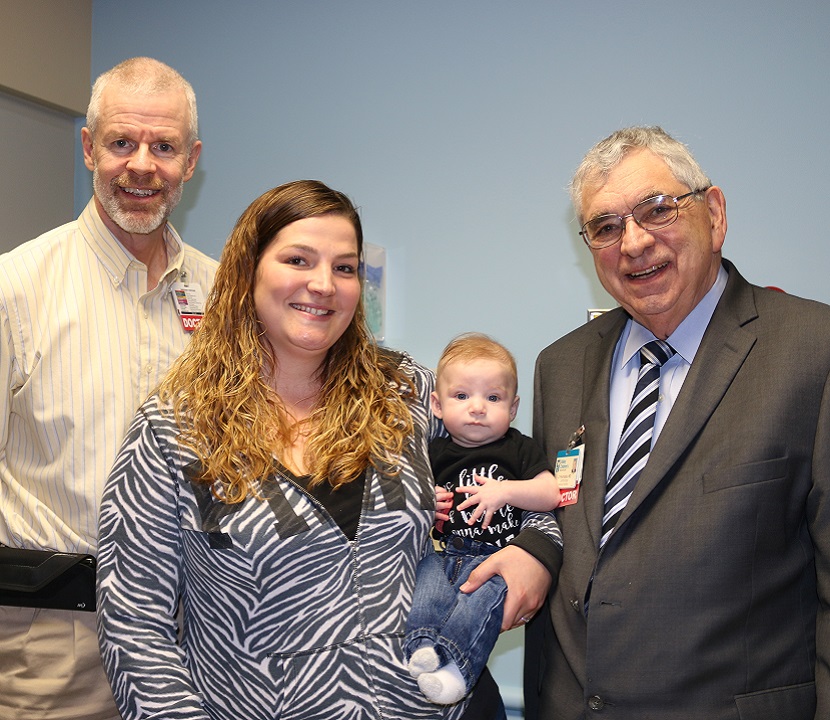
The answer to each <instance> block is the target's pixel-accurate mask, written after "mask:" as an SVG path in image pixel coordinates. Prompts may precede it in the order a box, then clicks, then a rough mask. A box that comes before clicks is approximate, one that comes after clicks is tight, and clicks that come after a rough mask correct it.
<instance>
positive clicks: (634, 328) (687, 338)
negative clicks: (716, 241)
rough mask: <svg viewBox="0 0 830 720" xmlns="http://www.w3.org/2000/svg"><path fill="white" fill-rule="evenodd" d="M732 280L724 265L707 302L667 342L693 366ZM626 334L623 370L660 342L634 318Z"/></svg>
mask: <svg viewBox="0 0 830 720" xmlns="http://www.w3.org/2000/svg"><path fill="white" fill-rule="evenodd" d="M728 279H729V273H728V272H727V271H726V268H725V267H723V265H721V266H720V268H719V270H718V275H717V277H716V278H715V283H714V285H712V287H711V288H710V289H709V292H707V293H706V294H705V295H704V296H703V299H702V300H701V301H700V302H699V303H698V304H697V305H695V307H694V309H693V310H692V312H690V313H689V314H688V315H687V316H686V317H685V319H684V320H683V322H681V323H680V325H678V326H677V329H676V330H675V331H674V332H673V333H672V334H671V335H669V337H668V338H667V339H666V342H668V344H669V345H671V346H672V347H673V348H674V350H675V352H676V353H677V354H678V355H679V356H680V357H682V358H683V359H684V360H685V361H686V362H687V363H688V364H689V365H691V364H692V361H693V360H694V359H695V355H696V354H697V351H698V348H699V347H700V343H701V341H702V340H703V333H705V332H706V328H707V327H708V326H709V321H710V320H711V319H712V315H713V314H714V312H715V307H717V304H718V301H719V300H720V297H721V295H723V291H724V290H725V289H726V281H727V280H728ZM625 333H627V337H625V338H624V346H623V353H622V357H621V358H620V364H621V365H622V366H624V365H626V364H627V363H628V362H629V361H630V360H631V358H633V357H634V355H636V354H637V353H639V352H640V348H641V347H643V345H645V344H646V343H647V342H649V341H651V340H655V339H656V338H655V336H654V335H653V334H652V332H651V331H650V330H647V329H646V328H645V327H643V326H642V325H640V323H638V322H637V321H636V320H633V319H631V318H629V320H628V323H627V325H626V330H625Z"/></svg>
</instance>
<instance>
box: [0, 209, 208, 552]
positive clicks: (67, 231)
mask: <svg viewBox="0 0 830 720" xmlns="http://www.w3.org/2000/svg"><path fill="white" fill-rule="evenodd" d="M164 237H165V242H166V243H167V256H168V265H167V270H166V271H165V273H164V274H163V276H162V277H161V279H160V282H159V284H158V286H157V287H155V288H154V289H153V290H151V291H149V292H148V291H147V268H146V267H145V266H144V265H143V264H142V263H140V262H138V261H137V260H136V259H135V258H133V257H132V255H130V253H129V252H127V250H126V249H125V248H124V247H123V246H122V245H121V244H120V243H119V242H118V241H117V240H116V238H115V236H114V235H113V234H112V233H110V231H109V230H108V229H107V228H106V226H105V225H104V223H103V222H102V221H101V218H100V217H99V215H98V211H97V209H96V206H95V203H94V201H90V203H89V204H88V205H87V206H86V208H85V209H84V211H83V213H82V214H81V216H80V217H79V218H78V219H77V221H75V222H71V223H68V224H66V225H64V226H62V227H59V228H57V229H55V230H52V231H50V232H48V233H46V234H44V235H41V236H40V237H39V238H36V239H35V240H32V241H30V242H28V243H25V244H23V245H21V246H20V247H18V248H15V249H14V250H12V251H11V252H9V253H6V254H5V255H2V256H0V386H1V389H0V393H2V397H3V403H2V404H3V409H2V412H0V543H3V544H5V545H10V546H16V547H21V548H42V549H52V550H60V551H65V552H84V553H91V554H93V555H94V554H95V552H96V547H97V533H98V505H99V501H100V498H101V493H102V491H103V488H104V482H105V481H106V479H107V475H108V473H109V470H110V466H111V464H112V462H113V460H114V459H115V456H116V453H117V452H118V449H119V447H120V445H121V441H122V438H123V437H124V434H125V432H126V429H127V427H128V426H129V423H130V422H131V421H132V418H133V415H134V414H135V411H136V408H138V406H139V405H140V404H141V403H142V402H143V401H144V400H145V399H146V398H147V396H148V395H149V394H150V392H151V391H152V390H153V389H154V388H155V386H156V385H157V384H158V382H159V380H160V379H161V377H162V375H163V374H164V372H165V371H166V370H167V369H168V368H169V366H170V364H171V363H172V362H173V361H174V360H175V359H176V357H177V356H178V355H179V354H180V353H181V352H182V350H183V349H184V347H185V344H186V343H187V341H188V339H189V333H187V332H185V331H184V329H183V328H182V324H181V322H180V320H179V316H178V313H177V310H176V305H175V302H174V298H173V296H172V295H171V285H172V283H174V282H176V281H182V282H186V283H191V284H199V285H200V286H201V289H202V291H203V292H204V293H205V294H207V292H208V290H209V289H210V287H211V285H212V283H213V275H214V272H215V270H216V265H217V263H216V261H214V260H212V259H211V258H209V257H207V256H206V255H204V254H202V253H201V252H199V251H197V250H195V249H194V248H192V247H189V246H187V245H185V244H184V243H182V241H181V238H180V237H179V236H178V234H177V233H176V231H175V230H174V229H173V227H172V226H170V225H167V226H166V228H165V233H164Z"/></svg>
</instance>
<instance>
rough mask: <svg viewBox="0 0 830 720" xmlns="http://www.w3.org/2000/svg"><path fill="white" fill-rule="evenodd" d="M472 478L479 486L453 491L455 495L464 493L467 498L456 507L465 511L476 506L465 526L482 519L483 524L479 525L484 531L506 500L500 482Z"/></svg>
mask: <svg viewBox="0 0 830 720" xmlns="http://www.w3.org/2000/svg"><path fill="white" fill-rule="evenodd" d="M473 478H474V479H475V481H476V482H477V483H479V485H462V486H460V487H457V488H456V489H455V491H456V492H457V493H466V494H467V495H468V496H469V497H467V499H466V500H464V502H462V503H461V504H460V505H459V506H458V509H459V510H466V509H467V508H469V507H473V505H477V506H478V507H476V509H475V510H474V511H473V514H472V516H471V517H470V519H469V520H468V521H467V524H468V525H473V524H475V523H476V522H478V520H479V519H481V518H482V517H483V518H484V522H482V523H481V527H482V528H484V529H486V528H488V527H489V526H490V520H492V519H493V514H494V513H495V512H496V510H500V509H501V508H503V507H504V506H505V505H506V504H507V500H506V499H505V497H504V491H503V488H502V486H501V485H502V484H501V481H500V480H494V479H493V478H488V477H483V476H481V475H473Z"/></svg>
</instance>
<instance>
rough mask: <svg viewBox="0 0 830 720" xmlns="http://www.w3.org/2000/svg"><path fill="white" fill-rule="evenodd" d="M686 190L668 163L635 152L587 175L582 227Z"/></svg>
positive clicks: (650, 154) (649, 153) (643, 151)
mask: <svg viewBox="0 0 830 720" xmlns="http://www.w3.org/2000/svg"><path fill="white" fill-rule="evenodd" d="M683 188H685V186H684V185H682V184H680V181H679V180H678V179H677V178H676V177H675V175H674V173H673V172H672V170H671V168H670V167H669V166H668V164H667V163H666V161H665V160H663V158H661V157H660V156H659V155H657V154H655V153H653V152H652V151H650V150H646V149H643V148H633V149H631V150H630V151H629V152H627V153H625V155H623V156H622V157H621V158H620V160H619V162H617V163H615V164H614V165H613V166H611V167H608V168H604V167H603V168H597V169H596V170H594V171H592V172H589V173H586V175H585V179H584V182H583V186H582V197H581V207H580V208H579V211H578V213H577V214H578V218H579V221H580V223H584V222H586V221H588V220H590V219H592V218H595V217H599V216H601V215H605V214H609V213H620V212H621V211H626V212H627V211H629V210H630V209H631V208H633V207H634V206H635V205H637V204H638V203H640V202H642V201H643V200H646V199H648V198H650V197H654V196H655V195H660V194H665V193H669V194H676V192H677V191H680V190H682V189H683Z"/></svg>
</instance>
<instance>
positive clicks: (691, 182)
mask: <svg viewBox="0 0 830 720" xmlns="http://www.w3.org/2000/svg"><path fill="white" fill-rule="evenodd" d="M640 148H643V149H646V150H651V152H653V153H654V154H655V155H657V156H658V157H660V158H662V159H663V161H664V162H665V163H666V165H668V166H669V170H671V172H672V175H674V177H675V179H676V180H677V181H678V182H680V183H682V184H683V185H685V186H686V187H688V188H689V190H698V189H700V188H706V187H709V186H710V185H711V184H712V181H711V180H709V178H708V176H707V175H706V173H705V172H703V169H702V168H701V167H700V165H698V164H697V160H695V159H694V157H692V153H691V152H689V148H687V147H686V146H685V145H684V144H683V143H682V142H680V141H679V140H675V139H674V138H673V137H672V136H671V135H669V134H668V133H667V132H666V131H665V130H663V128H661V127H657V126H656V125H655V126H651V127H648V126H638V127H629V128H623V129H622V130H617V131H616V132H614V133H612V134H611V135H609V136H608V137H607V138H605V139H604V140H600V141H599V142H598V143H597V144H596V145H594V147H592V148H591V149H590V150H589V151H588V153H587V154H586V155H585V157H584V158H583V160H582V162H581V163H580V165H579V167H578V168H577V169H576V172H575V173H574V176H573V180H571V184H570V186H569V187H568V190H569V191H570V194H571V203H572V204H573V208H574V212H576V216H577V219H578V220H579V223H580V224H581V223H582V222H584V218H583V217H582V194H583V192H584V190H585V185H602V184H604V183H605V181H606V179H607V178H608V175H609V174H610V172H611V171H612V170H613V169H614V168H615V167H617V165H619V164H620V162H622V160H623V158H624V157H625V156H626V155H627V154H628V153H629V152H631V151H632V150H637V149H640Z"/></svg>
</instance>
